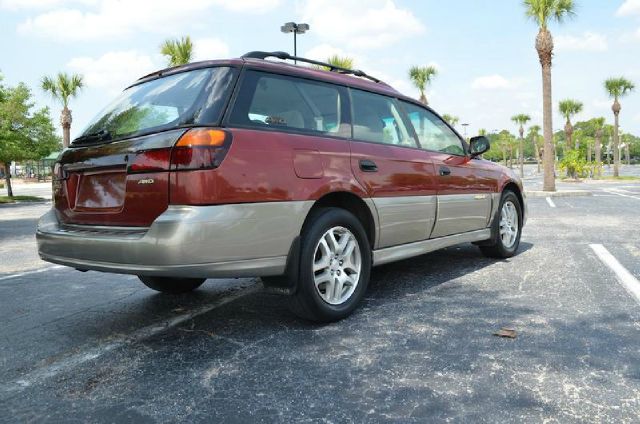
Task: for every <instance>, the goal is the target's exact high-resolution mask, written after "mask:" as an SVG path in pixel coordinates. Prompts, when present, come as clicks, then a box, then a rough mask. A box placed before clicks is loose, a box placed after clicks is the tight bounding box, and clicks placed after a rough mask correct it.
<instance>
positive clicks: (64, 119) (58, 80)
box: [40, 72, 84, 148]
mask: <svg viewBox="0 0 640 424" xmlns="http://www.w3.org/2000/svg"><path fill="white" fill-rule="evenodd" d="M40 87H41V88H42V90H43V91H44V92H46V93H49V94H50V95H51V97H53V99H54V100H56V101H58V102H60V103H61V104H62V112H61V113H60V125H61V126H62V145H63V147H64V148H67V147H69V143H70V142H71V121H73V119H72V117H71V109H69V100H70V99H72V98H75V97H77V96H78V94H79V93H80V90H82V88H83V87H84V81H83V77H82V75H78V74H71V75H69V74H67V73H64V72H59V73H58V75H56V76H54V77H48V76H44V77H42V80H41V81H40Z"/></svg>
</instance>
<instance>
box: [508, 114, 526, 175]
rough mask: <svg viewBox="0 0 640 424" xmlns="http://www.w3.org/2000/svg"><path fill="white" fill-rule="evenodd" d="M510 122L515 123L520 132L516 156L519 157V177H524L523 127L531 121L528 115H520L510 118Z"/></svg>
mask: <svg viewBox="0 0 640 424" xmlns="http://www.w3.org/2000/svg"><path fill="white" fill-rule="evenodd" d="M511 120H512V121H513V122H515V123H516V124H517V125H519V126H520V128H519V131H520V145H519V148H518V150H519V152H518V156H519V160H518V162H520V176H521V177H524V126H525V125H526V124H527V122H529V121H531V117H530V116H529V115H525V114H524V113H521V114H519V115H515V116H512V117H511Z"/></svg>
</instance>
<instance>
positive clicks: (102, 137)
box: [73, 130, 111, 144]
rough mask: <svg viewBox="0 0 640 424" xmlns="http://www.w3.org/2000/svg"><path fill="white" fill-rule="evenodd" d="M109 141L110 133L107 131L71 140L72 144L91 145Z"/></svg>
mask: <svg viewBox="0 0 640 424" xmlns="http://www.w3.org/2000/svg"><path fill="white" fill-rule="evenodd" d="M108 140H111V133H110V132H109V131H108V130H100V131H97V132H94V133H91V134H85V135H81V136H80V137H77V138H76V139H74V140H73V144H81V143H91V142H92V141H108Z"/></svg>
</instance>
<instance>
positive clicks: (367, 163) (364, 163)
mask: <svg viewBox="0 0 640 424" xmlns="http://www.w3.org/2000/svg"><path fill="white" fill-rule="evenodd" d="M360 169H361V170H362V172H378V165H376V163H375V162H374V161H372V160H369V159H362V160H361V161H360Z"/></svg>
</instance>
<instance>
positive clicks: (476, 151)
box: [469, 135, 491, 158]
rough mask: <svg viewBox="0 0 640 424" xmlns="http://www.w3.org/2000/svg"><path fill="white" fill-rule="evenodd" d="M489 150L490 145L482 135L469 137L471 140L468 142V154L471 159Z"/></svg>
mask: <svg viewBox="0 0 640 424" xmlns="http://www.w3.org/2000/svg"><path fill="white" fill-rule="evenodd" d="M489 148H491V143H490V142H489V139H488V138H487V137H485V136H483V135H479V136H477V137H471V140H469V154H470V155H471V157H472V158H475V157H476V156H480V155H481V154H483V153H484V152H486V151H488V150H489Z"/></svg>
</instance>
